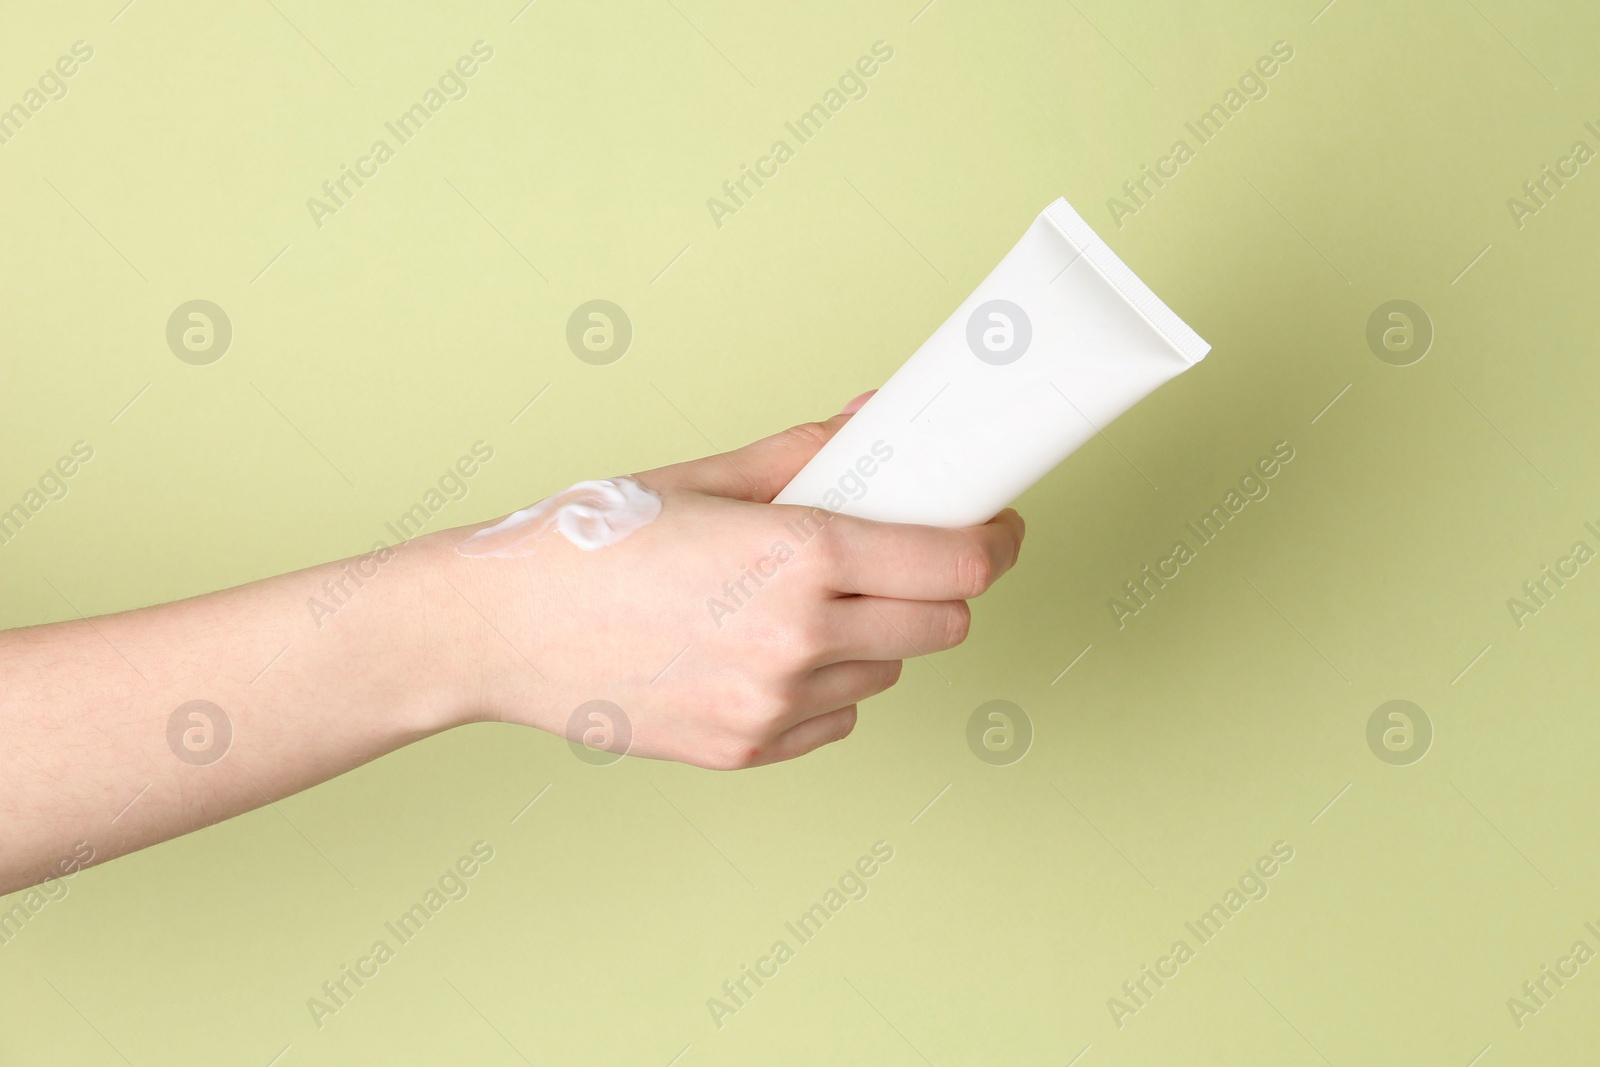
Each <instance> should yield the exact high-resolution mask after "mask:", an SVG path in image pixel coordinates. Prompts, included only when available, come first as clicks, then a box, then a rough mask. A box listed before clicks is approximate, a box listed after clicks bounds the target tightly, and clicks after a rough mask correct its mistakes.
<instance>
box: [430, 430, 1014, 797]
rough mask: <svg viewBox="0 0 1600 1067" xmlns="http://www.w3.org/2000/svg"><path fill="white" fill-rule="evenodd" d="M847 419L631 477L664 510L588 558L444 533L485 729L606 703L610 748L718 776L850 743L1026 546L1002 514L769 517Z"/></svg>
mask: <svg viewBox="0 0 1600 1067" xmlns="http://www.w3.org/2000/svg"><path fill="white" fill-rule="evenodd" d="M856 406H858V405H855V404H852V405H851V407H850V408H847V409H846V410H847V412H848V411H852V410H854V408H855V407H856ZM848 418H849V415H848V414H841V415H838V416H835V417H834V418H832V419H829V420H828V421H827V422H823V423H810V424H806V425H801V426H796V427H794V428H793V429H790V430H787V431H785V432H783V433H780V434H777V435H775V436H773V437H769V438H766V439H764V440H761V441H757V442H756V443H754V444H751V445H749V446H747V447H745V448H742V449H739V450H738V451H736V452H732V453H728V454H726V455H722V456H712V457H708V458H706V459H701V460H696V461H693V462H690V463H681V464H677V465H674V466H670V467H662V468H659V469H656V470H653V471H648V472H646V473H643V474H639V475H636V477H637V478H638V480H639V481H640V482H641V483H643V484H644V485H645V486H646V487H648V488H650V489H652V490H654V491H655V492H656V493H658V494H660V496H661V499H662V511H661V514H660V516H659V517H658V518H656V519H655V521H654V522H651V523H649V524H648V525H646V526H644V527H642V528H640V529H639V530H637V531H635V532H634V533H632V534H630V535H629V536H628V537H626V538H625V539H623V540H622V541H620V542H619V543H617V544H614V545H610V546H608V547H605V548H601V549H598V550H595V551H583V550H581V549H579V548H577V547H575V546H574V545H572V544H569V543H568V542H567V541H566V540H564V539H563V538H561V537H559V536H551V537H548V538H546V539H544V540H543V541H542V542H540V543H539V546H538V548H537V549H536V550H535V552H534V553H533V554H532V555H530V556H525V557H521V558H492V557H483V558H465V557H461V556H458V555H455V553H454V551H453V548H454V545H455V544H457V543H459V542H460V541H461V540H463V539H465V537H466V536H468V534H469V533H470V532H471V531H469V530H466V529H460V530H451V531H446V532H445V533H443V534H439V535H435V537H436V538H437V539H439V543H437V544H435V545H433V546H430V550H431V551H432V552H433V553H434V559H435V561H436V565H437V567H438V569H439V574H440V575H441V576H442V577H444V578H446V579H447V580H448V581H449V582H450V584H451V585H452V586H454V587H455V588H456V590H457V591H458V592H459V593H460V594H461V596H462V597H464V598H465V599H466V600H467V601H468V602H469V603H470V606H471V608H472V611H471V612H469V613H467V614H465V615H464V616H463V619H462V620H461V621H460V623H459V625H460V626H461V627H462V631H463V632H462V633H461V634H460V635H459V636H458V637H457V638H456V640H458V641H464V642H465V643H466V646H467V647H469V648H470V649H471V651H470V652H468V653H466V656H467V658H468V659H469V660H470V661H471V662H473V664H474V666H473V668H472V669H473V673H474V674H475V676H476V678H477V679H478V681H477V682H476V683H475V687H476V692H477V694H478V699H477V700H476V702H475V704H476V706H477V707H478V708H479V709H480V710H479V712H478V717H480V718H485V719H494V720H501V721H508V722H521V723H526V724H529V725H533V726H538V727H540V728H543V729H546V730H549V731H551V732H553V733H559V734H568V731H569V719H571V718H572V715H573V712H574V710H575V709H577V708H579V706H580V705H583V704H585V703H587V702H589V701H591V700H605V701H610V702H611V703H613V704H615V705H616V706H617V707H618V708H620V709H621V710H622V713H623V715H624V716H625V720H626V721H625V723H613V724H611V725H612V726H613V727H615V728H616V729H615V733H614V738H615V740H614V741H613V742H612V744H613V745H615V746H617V747H619V748H620V747H621V746H622V745H626V746H627V748H626V750H627V751H628V752H629V753H630V754H632V755H639V756H648V757H652V758H656V759H673V760H680V761H682V762H685V763H691V764H694V765H696V766H701V767H712V768H718V769H732V768H740V767H753V766H757V765H760V764H765V763H773V762H776V761H779V760H786V759H792V758H794V757H795V756H799V755H803V754H804V753H806V752H809V751H811V750H812V749H815V748H818V747H820V746H822V745H825V744H828V743H829V742H831V741H838V740H840V739H841V738H843V737H846V736H848V735H849V733H850V732H851V730H852V729H853V728H854V727H855V723H856V712H857V705H858V704H859V703H860V701H862V700H864V699H866V698H867V697H870V696H873V695H875V694H877V693H881V692H883V691H884V690H886V689H888V688H889V687H890V686H892V685H894V684H895V682H896V681H897V680H898V679H899V677H900V671H901V662H902V660H904V659H905V658H907V657H909V656H918V655H925V654H928V653H932V652H939V651H943V650H945V649H948V648H952V647H954V646H955V645H958V644H960V643H961V642H962V641H963V640H964V639H965V638H966V636H967V628H968V625H969V623H970V619H971V615H970V612H969V610H968V608H967V604H966V601H967V599H969V598H971V597H975V596H977V595H979V594H980V593H982V592H983V591H984V590H986V589H987V588H989V586H990V585H991V584H992V583H993V582H994V581H995V580H996V579H997V578H998V577H999V576H1000V575H1002V574H1004V573H1005V572H1006V571H1007V570H1009V569H1010V568H1011V567H1012V565H1014V564H1015V563H1016V560H1017V553H1018V551H1019V550H1020V548H1021V544H1022V537H1023V523H1022V519H1021V517H1020V516H1018V515H1017V513H1016V512H1015V511H1012V510H1010V509H1007V510H1006V511H1003V512H1001V513H1000V514H999V515H998V516H996V517H995V518H994V519H993V520H992V521H990V522H989V523H987V524H985V525H983V526H977V527H972V528H969V529H965V530H944V529H937V528H934V527H930V526H913V525H900V524H891V523H878V522H870V521H867V520H864V519H857V518H853V517H850V516H845V515H834V514H831V513H828V512H823V511H820V510H813V509H809V508H801V507H788V506H780V505H773V504H771V503H770V501H771V500H772V498H773V497H774V496H775V495H776V494H777V493H778V491H779V490H780V489H781V488H782V487H783V486H784V485H785V484H787V482H788V481H789V479H790V478H792V477H793V476H794V474H795V472H797V471H798V470H799V469H800V468H801V467H802V466H803V465H804V464H805V463H806V461H807V460H809V459H810V458H811V456H812V455H813V454H815V452H816V451H817V450H818V449H819V448H820V447H821V446H822V444H823V443H824V442H825V441H826V440H827V439H828V438H829V437H830V436H832V434H833V433H834V432H835V431H836V430H837V429H838V428H839V427H840V426H841V425H843V424H844V422H845V420H846V419H848ZM590 725H591V724H590V723H589V722H588V721H579V722H578V723H577V724H576V727H575V729H573V731H572V733H571V734H570V735H569V736H570V738H571V739H572V740H580V739H581V736H580V735H581V734H582V732H583V731H584V730H586V729H588V728H589V726H590ZM630 734H631V737H630V736H629V735H630ZM606 747H610V746H606Z"/></svg>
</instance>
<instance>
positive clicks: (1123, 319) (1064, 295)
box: [774, 199, 1211, 527]
mask: <svg viewBox="0 0 1600 1067" xmlns="http://www.w3.org/2000/svg"><path fill="white" fill-rule="evenodd" d="M1210 350H1211V346H1210V345H1208V344H1206V342H1205V341H1203V340H1201V339H1200V337H1199V335H1198V334H1196V333H1195V332H1194V331H1193V330H1191V329H1190V328H1189V327H1188V326H1187V325H1186V324H1185V323H1184V322H1183V321H1182V320H1181V319H1179V318H1178V316H1177V315H1175V314H1173V313H1172V311H1171V309H1169V308H1168V307H1167V306H1166V305H1165V304H1163V303H1162V302H1161V300H1160V299H1159V298H1158V297H1157V296H1156V295H1155V293H1153V292H1151V291H1150V288H1149V287H1148V286H1147V285H1145V284H1144V283H1143V282H1141V281H1140V280H1139V279H1138V278H1137V277H1135V276H1134V273H1133V271H1131V270H1129V269H1128V267H1127V265H1126V264H1124V263H1123V262H1122V260H1120V259H1118V258H1117V255H1116V253H1115V252H1113V251H1111V249H1110V247H1109V246H1107V245H1106V243H1105V242H1104V241H1102V240H1101V239H1100V238H1099V237H1098V236H1096V234H1095V232H1094V231H1093V230H1091V229H1090V228H1089V224H1088V223H1086V222H1084V221H1083V219H1082V218H1080V217H1079V215H1078V213H1077V212H1076V211H1073V210H1072V208H1071V206H1070V205H1068V203H1067V202H1066V201H1065V200H1062V199H1058V200H1056V202H1055V203H1053V204H1051V205H1050V206H1049V207H1047V208H1045V210H1044V212H1043V213H1042V214H1041V215H1040V216H1039V217H1038V218H1037V219H1035V220H1034V222H1033V225H1031V226H1029V227H1028V231H1027V232H1026V233H1024V234H1023V235H1022V240H1020V241H1018V242H1017V244H1016V247H1014V248H1012V249H1011V251H1010V252H1008V253H1006V256H1005V258H1004V259H1002V260H1001V261H1000V263H999V265H998V266H996V267H995V269H994V270H993V271H991V272H990V273H989V276H988V277H987V278H985V279H984V280H983V284H982V285H980V286H978V288H977V290H976V291H975V292H974V293H973V294H972V295H971V296H969V297H967V299H966V300H965V301H964V302H963V303H962V304H961V306H960V307H958V308H956V310H955V313H954V314H952V315H951V316H950V317H949V318H948V319H946V320H945V321H944V324H943V325H942V326H940V327H939V328H938V329H937V330H935V331H934V333H933V336H932V337H930V338H928V340H927V341H926V342H925V343H924V344H923V346H922V347H921V348H919V349H917V351H916V353H915V354H914V355H913V356H912V357H911V358H910V359H909V360H907V361H906V363H905V365H904V366H902V367H901V368H900V369H899V370H898V371H896V372H895V373H894V376H893V377H892V378H890V379H889V380H888V381H887V382H885V383H884V385H883V387H882V388H881V389H879V390H878V392H877V393H876V394H875V395H874V396H873V397H872V398H871V399H870V400H868V401H867V402H866V404H865V405H864V406H863V407H862V408H861V410H860V411H858V412H856V414H855V415H854V416H853V417H852V418H851V419H850V421H849V422H848V423H846V424H845V426H844V428H843V429H841V430H840V431H839V432H838V434H836V435H835V436H834V438H833V440H831V441H829V442H828V443H827V444H826V445H824V446H823V447H822V450H821V451H820V452H818V453H817V454H816V456H814V457H813V458H812V460H811V462H809V463H807V464H806V465H805V467H804V468H803V469H802V470H801V471H800V473H799V474H797V475H796V476H795V478H794V480H793V481H792V482H790V483H789V484H788V486H786V487H785V488H784V490H783V492H781V493H779V494H778V496H777V499H776V500H775V501H774V502H775V503H778V504H805V505H812V506H815V507H820V508H823V509H825V510H827V511H836V512H842V513H845V514H849V515H857V516H860V517H862V518H867V519H877V520H880V521H884V522H915V523H924V524H927V525H930V526H948V527H957V526H970V525H975V524H977V523H982V522H987V521H988V520H989V519H991V518H993V517H994V515H995V514H996V513H997V512H998V511H1000V510H1001V509H1002V508H1004V507H1005V506H1006V505H1007V504H1010V503H1011V502H1012V501H1013V500H1015V499H1016V498H1017V497H1019V496H1021V495H1022V493H1023V491H1024V490H1026V489H1027V488H1028V487H1029V486H1031V485H1033V483H1034V482H1037V481H1038V480H1039V479H1040V478H1043V477H1044V476H1045V475H1046V474H1048V473H1049V472H1050V469H1051V468H1052V467H1054V466H1055V465H1056V464H1058V463H1060V462H1061V461H1062V460H1063V459H1065V458H1066V457H1067V456H1068V455H1069V454H1071V453H1072V452H1073V451H1074V450H1075V449H1076V448H1077V447H1078V446H1079V445H1081V444H1083V443H1084V442H1085V441H1087V440H1089V438H1091V437H1093V436H1094V435H1095V434H1096V433H1097V432H1098V431H1099V430H1101V429H1104V428H1105V426H1106V425H1107V424H1108V423H1110V422H1111V420H1113V419H1115V418H1116V417H1117V416H1118V415H1121V414H1122V413H1123V412H1124V411H1126V410H1128V408H1130V407H1132V406H1133V405H1134V404H1135V403H1137V402H1138V401H1139V400H1140V399H1141V398H1143V397H1144V396H1146V395H1148V394H1149V393H1150V392H1151V391H1152V390H1154V389H1155V388H1156V386H1158V385H1160V384H1161V383H1162V382H1165V381H1167V380H1168V379H1169V378H1172V377H1174V376H1175V375H1177V374H1178V373H1179V372H1180V371H1183V370H1187V369H1188V368H1189V367H1191V366H1193V365H1194V364H1195V363H1197V362H1198V361H1199V360H1200V359H1201V358H1202V357H1204V356H1205V354H1206V353H1207V352H1209V351H1210Z"/></svg>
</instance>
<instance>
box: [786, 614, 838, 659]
mask: <svg viewBox="0 0 1600 1067" xmlns="http://www.w3.org/2000/svg"><path fill="white" fill-rule="evenodd" d="M832 640H833V635H832V632H831V630H830V628H829V626H828V624H827V620H825V619H824V618H822V616H821V615H820V614H819V613H815V612H807V613H805V614H803V615H801V616H800V617H799V618H797V619H795V620H793V621H792V622H790V623H789V625H788V627H787V628H786V630H785V631H784V635H783V638H782V641H781V643H780V644H781V651H780V653H779V657H780V658H779V662H780V663H782V664H784V665H788V666H793V667H805V666H809V665H810V664H812V663H815V662H816V661H817V660H818V659H820V658H821V657H822V656H823V655H824V654H825V653H826V652H827V651H828V647H829V645H830V643H831V642H832Z"/></svg>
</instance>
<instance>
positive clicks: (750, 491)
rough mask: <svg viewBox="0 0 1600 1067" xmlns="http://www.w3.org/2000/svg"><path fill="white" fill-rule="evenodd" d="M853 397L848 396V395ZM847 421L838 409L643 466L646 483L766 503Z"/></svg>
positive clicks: (845, 415) (847, 415) (847, 418)
mask: <svg viewBox="0 0 1600 1067" xmlns="http://www.w3.org/2000/svg"><path fill="white" fill-rule="evenodd" d="M852 403H853V401H852ZM849 421H850V414H849V413H845V412H841V413H839V414H838V415H835V416H834V417H833V418H831V419H828V420H826V421H825V422H803V423H801V424H800V425H798V426H791V427H789V428H788V429H787V430H784V431H782V432H781V433H775V434H773V435H772V436H771V437H763V438H762V439H761V440H759V441H754V442H751V443H750V444H748V445H745V446H744V447H743V448H736V449H734V450H733V451H732V452H722V453H719V454H717V455H715V456H706V457H705V458H704V459H696V460H690V461H689V462H687V463H674V464H673V465H672V466H670V467H660V468H657V469H656V470H653V471H647V472H645V474H643V475H642V476H641V477H642V478H643V480H644V482H645V484H646V485H651V486H661V487H666V486H675V487H678V488H683V489H693V490H697V491H698V492H702V493H708V494H710V495H711V496H726V497H733V498H734V499H736V500H753V501H755V502H756V503H758V504H770V503H772V498H773V497H775V496H777V495H778V493H779V492H781V491H782V490H783V487H784V486H786V485H788V484H789V483H790V482H791V481H793V480H794V476H795V475H796V474H799V473H800V468H801V467H804V466H805V465H806V463H807V461H809V460H810V459H811V457H812V456H814V455H816V454H817V452H818V450H820V449H821V448H822V446H823V445H825V444H827V443H828V441H829V440H830V439H831V438H832V437H833V435H834V434H836V433H838V432H839V428H840V427H841V426H843V425H844V424H845V423H846V422H849Z"/></svg>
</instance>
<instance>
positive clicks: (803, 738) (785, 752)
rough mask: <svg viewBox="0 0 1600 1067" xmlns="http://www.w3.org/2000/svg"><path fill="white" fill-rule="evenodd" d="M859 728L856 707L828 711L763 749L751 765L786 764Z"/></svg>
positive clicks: (787, 731)
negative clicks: (857, 726)
mask: <svg viewBox="0 0 1600 1067" xmlns="http://www.w3.org/2000/svg"><path fill="white" fill-rule="evenodd" d="M855 728H856V706H855V705H854V704H851V705H850V706H849V707H845V708H838V709H835V710H834V711H829V712H825V713H824V714H821V715H817V716H815V717H813V718H810V719H807V720H806V721H805V722H803V723H800V724H799V725H798V726H791V727H790V728H789V729H787V730H785V731H784V732H783V733H781V734H779V735H778V736H777V737H776V738H775V739H774V740H773V741H772V743H771V744H769V745H767V746H766V747H765V748H764V749H763V750H762V752H761V755H760V756H758V757H756V759H755V760H754V761H752V762H751V763H750V766H752V767H761V766H764V765H766V764H768V763H782V762H783V761H784V760H790V759H794V758H795V757H796V756H804V755H805V754H806V753H807V752H811V751H814V750H816V749H819V748H821V747H822V746H823V745H830V744H832V743H833V742H835V741H842V740H844V739H845V738H846V737H849V736H850V731H852V730H854V729H855Z"/></svg>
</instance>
